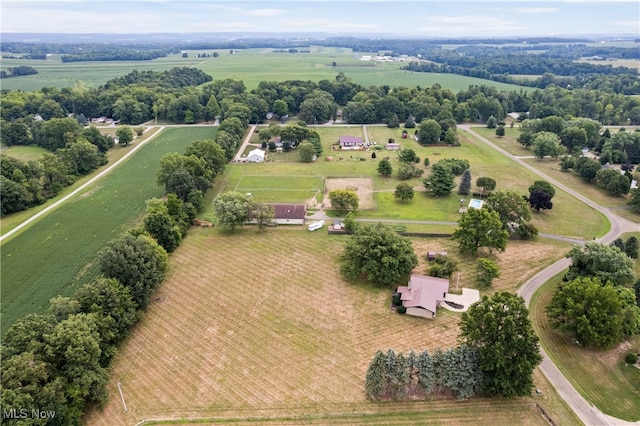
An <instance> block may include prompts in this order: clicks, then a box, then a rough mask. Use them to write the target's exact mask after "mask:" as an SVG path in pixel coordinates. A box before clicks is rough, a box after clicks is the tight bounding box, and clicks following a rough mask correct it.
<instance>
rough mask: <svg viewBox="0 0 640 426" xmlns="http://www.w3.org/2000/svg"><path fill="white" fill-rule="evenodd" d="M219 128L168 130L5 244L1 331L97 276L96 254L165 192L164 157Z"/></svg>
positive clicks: (130, 225) (206, 136) (2, 275)
mask: <svg viewBox="0 0 640 426" xmlns="http://www.w3.org/2000/svg"><path fill="white" fill-rule="evenodd" d="M214 132H215V129H213V128H210V127H206V128H189V129H167V130H165V131H164V133H163V134H161V135H159V136H158V137H157V138H156V139H155V140H153V141H150V142H148V145H147V146H145V147H143V148H142V149H141V150H140V151H138V152H136V153H135V154H134V155H133V156H132V157H131V158H130V159H129V160H127V161H126V162H125V163H123V164H121V165H120V166H119V167H118V168H117V169H116V170H114V172H113V173H112V174H110V175H109V176H106V177H105V178H103V179H102V180H100V181H99V182H98V183H97V184H96V185H95V186H93V187H92V188H90V189H89V190H87V191H86V192H85V193H84V194H80V195H78V196H76V197H74V198H73V199H71V200H69V201H68V202H66V203H64V204H63V205H62V206H60V207H59V208H57V209H55V210H54V211H52V212H50V213H49V214H48V215H46V216H45V217H43V218H42V219H40V220H39V221H37V222H36V223H34V224H32V225H31V226H30V227H28V228H27V229H25V230H24V231H22V232H21V233H19V234H18V235H16V236H14V237H12V238H11V239H9V240H8V241H6V242H4V243H3V244H2V272H1V281H2V309H1V312H2V314H1V319H2V333H4V332H5V331H6V330H7V328H8V327H9V326H10V325H11V324H12V323H13V322H14V321H16V320H17V319H19V318H22V317H23V316H25V315H27V314H29V313H32V312H39V311H42V310H43V309H45V308H46V306H47V305H48V302H49V299H51V298H52V297H54V296H56V295H58V294H63V295H70V294H72V293H73V292H74V291H75V290H76V289H77V288H78V286H80V285H82V284H84V283H86V282H88V281H90V280H92V279H93V278H94V277H95V276H96V275H97V274H98V268H97V265H96V264H95V259H96V253H97V252H98V251H99V250H100V249H101V248H102V247H103V246H104V245H105V244H106V243H107V241H109V240H110V239H112V238H114V237H116V236H118V235H119V234H120V233H121V232H123V231H124V230H126V229H128V228H130V227H132V226H134V225H135V224H136V223H137V222H138V221H139V219H140V216H141V214H142V213H143V212H144V209H145V200H147V199H149V198H152V197H158V196H161V195H162V193H163V192H164V191H163V188H161V187H159V186H157V184H156V178H155V175H156V170H157V169H158V166H159V159H160V157H161V156H162V155H163V154H165V153H167V152H173V151H177V152H182V151H183V150H184V149H185V147H186V146H187V145H189V144H190V143H191V142H193V141H194V140H195V139H204V138H211V137H213V135H214Z"/></svg>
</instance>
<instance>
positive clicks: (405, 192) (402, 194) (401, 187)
mask: <svg viewBox="0 0 640 426" xmlns="http://www.w3.org/2000/svg"><path fill="white" fill-rule="evenodd" d="M413 194H414V191H413V187H412V186H411V185H409V184H408V183H404V182H403V183H399V184H398V186H396V190H395V192H394V193H393V196H394V197H395V198H397V199H399V200H401V201H407V200H411V199H413Z"/></svg>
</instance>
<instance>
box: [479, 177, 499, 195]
mask: <svg viewBox="0 0 640 426" xmlns="http://www.w3.org/2000/svg"><path fill="white" fill-rule="evenodd" d="M476 186H477V187H478V188H480V189H481V190H482V192H484V191H493V190H494V189H496V180H495V179H493V178H490V177H487V176H482V177H479V178H478V179H476Z"/></svg>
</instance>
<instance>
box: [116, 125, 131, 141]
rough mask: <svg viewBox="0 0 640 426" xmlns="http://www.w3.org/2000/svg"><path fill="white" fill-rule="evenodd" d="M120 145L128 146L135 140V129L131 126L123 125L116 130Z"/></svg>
mask: <svg viewBox="0 0 640 426" xmlns="http://www.w3.org/2000/svg"><path fill="white" fill-rule="evenodd" d="M116 137H117V138H118V145H122V146H128V145H129V144H130V143H131V141H132V140H133V130H131V127H129V126H121V127H118V130H116Z"/></svg>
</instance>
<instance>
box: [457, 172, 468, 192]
mask: <svg viewBox="0 0 640 426" xmlns="http://www.w3.org/2000/svg"><path fill="white" fill-rule="evenodd" d="M470 191H471V172H470V171H469V169H466V170H465V171H464V173H463V174H462V178H461V179H460V186H459V187H458V194H460V195H469V192H470Z"/></svg>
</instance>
